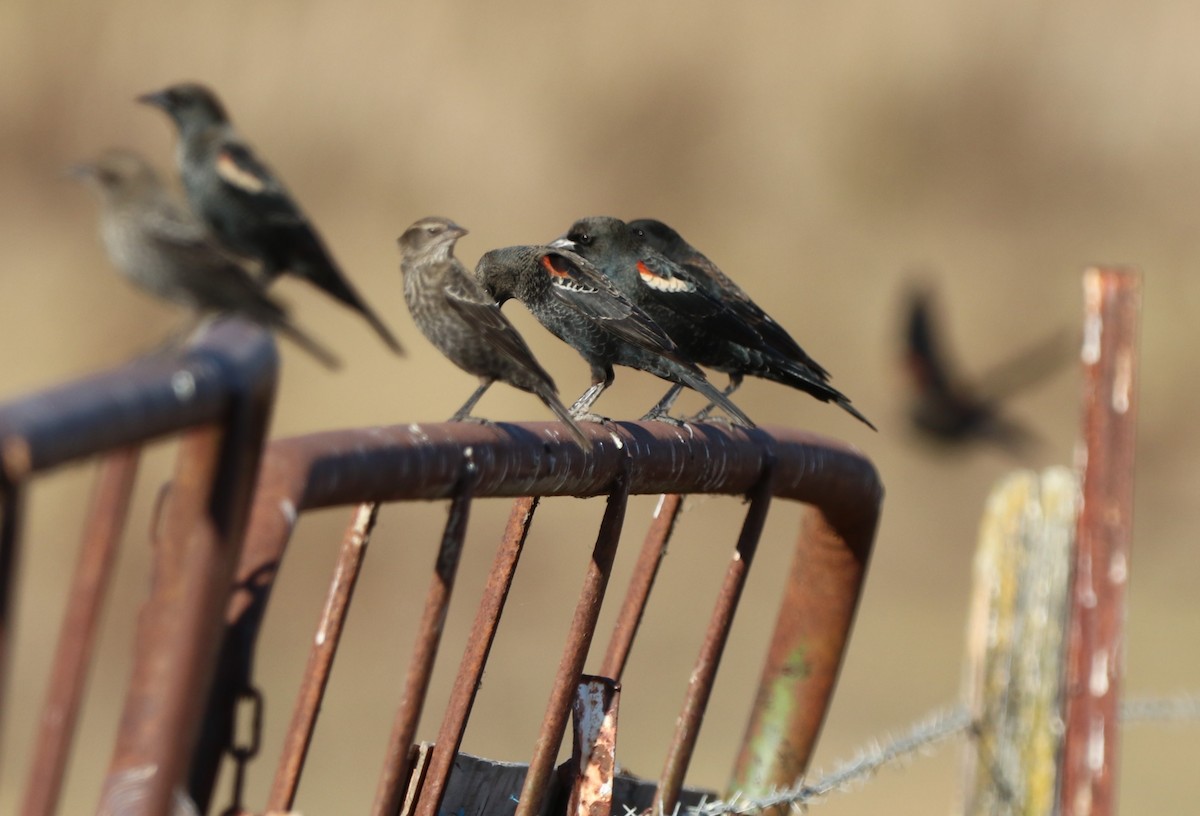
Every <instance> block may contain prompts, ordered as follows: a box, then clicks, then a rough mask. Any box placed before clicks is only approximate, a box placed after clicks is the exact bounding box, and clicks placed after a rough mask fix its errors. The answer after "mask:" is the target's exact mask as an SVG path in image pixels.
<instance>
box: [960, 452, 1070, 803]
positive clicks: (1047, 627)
mask: <svg viewBox="0 0 1200 816" xmlns="http://www.w3.org/2000/svg"><path fill="white" fill-rule="evenodd" d="M1078 504H1079V480H1078V478H1077V477H1076V476H1075V474H1074V473H1073V472H1072V471H1070V470H1069V469H1067V468H1061V467H1057V468H1050V469H1048V470H1045V471H1043V472H1042V473H1041V474H1040V475H1039V474H1036V473H1034V472H1032V471H1018V472H1016V473H1013V474H1011V475H1009V476H1008V477H1007V478H1005V479H1004V480H1003V481H1002V482H1001V483H1000V484H999V485H998V486H997V487H996V489H995V490H994V491H993V492H992V495H991V496H990V497H989V499H988V503H987V508H986V510H985V512H984V518H983V522H982V524H981V527H980V536H979V549H978V551H977V552H976V556H975V569H974V573H975V575H974V589H973V597H972V604H971V616H970V621H969V624H968V635H967V660H968V664H967V676H966V697H967V704H968V705H969V706H970V708H971V711H972V714H973V717H974V719H975V722H976V724H977V726H976V727H977V734H976V739H974V740H971V741H970V742H969V743H968V745H967V756H966V781H965V788H964V790H965V807H964V813H966V814H970V815H971V816H974V814H988V816H994V815H995V814H1025V815H1028V816H1034V814H1049V813H1052V812H1053V810H1054V800H1055V790H1056V785H1057V777H1058V773H1057V763H1058V757H1059V753H1060V748H1061V742H1062V733H1063V722H1062V718H1061V714H1060V711H1061V700H1062V666H1063V654H1064V651H1063V650H1064V645H1065V633H1066V630H1067V629H1066V627H1067V598H1068V592H1069V576H1070V559H1071V552H1072V549H1073V544H1074V538H1075V523H1076V515H1077V513H1078Z"/></svg>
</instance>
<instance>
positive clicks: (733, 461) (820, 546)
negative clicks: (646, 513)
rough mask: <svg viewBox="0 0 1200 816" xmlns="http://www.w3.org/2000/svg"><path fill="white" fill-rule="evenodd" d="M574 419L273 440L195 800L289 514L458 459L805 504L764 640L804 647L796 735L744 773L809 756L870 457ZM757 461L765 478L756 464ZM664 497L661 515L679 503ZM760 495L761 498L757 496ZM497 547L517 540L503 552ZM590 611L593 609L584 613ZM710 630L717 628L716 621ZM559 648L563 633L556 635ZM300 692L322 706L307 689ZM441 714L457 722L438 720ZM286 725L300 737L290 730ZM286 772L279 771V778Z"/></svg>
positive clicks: (501, 487)
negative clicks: (581, 439)
mask: <svg viewBox="0 0 1200 816" xmlns="http://www.w3.org/2000/svg"><path fill="white" fill-rule="evenodd" d="M585 433H587V434H588V435H589V436H590V437H591V440H592V449H591V451H590V452H586V453H585V452H584V451H581V450H580V449H579V448H578V446H576V445H575V443H574V442H573V441H572V440H571V439H570V437H568V436H567V435H566V434H565V432H564V430H563V428H562V426H561V425H560V424H558V423H518V424H508V423H501V424H496V425H478V424H473V423H433V424H421V425H417V424H410V425H397V426H392V427H376V428H364V429H354V430H345V431H333V432H326V433H318V434H312V435H309V436H303V437H296V438H292V439H285V440H280V441H277V442H275V443H273V444H272V445H270V447H269V448H268V451H267V454H266V457H265V459H264V462H263V466H262V472H261V475H260V479H259V483H258V489H257V492H256V496H255V501H254V508H253V511H252V513H251V516H250V522H249V529H248V532H247V536H246V544H245V548H244V551H243V557H242V561H241V564H240V566H239V568H238V573H237V578H236V591H235V593H234V596H233V599H232V603H231V605H230V607H229V610H228V613H227V620H228V623H229V625H230V629H229V633H228V637H227V640H226V643H225V648H224V649H223V651H222V655H221V662H220V665H219V666H218V669H217V676H218V681H217V684H216V685H215V686H214V693H213V697H212V699H211V701H210V709H209V713H208V715H207V716H206V717H205V725H206V730H205V733H204V734H203V736H202V738H201V743H200V748H199V749H198V751H197V754H196V760H197V764H196V765H195V766H194V768H193V777H192V788H191V790H192V793H193V795H194V796H195V797H196V798H197V802H198V803H200V804H201V805H202V806H204V805H205V804H206V802H207V797H208V795H209V793H210V791H211V784H212V780H213V779H215V775H216V770H217V767H218V763H219V760H220V757H221V751H222V750H223V747H224V746H226V745H228V744H229V739H230V735H231V733H232V731H233V716H234V701H235V700H236V699H237V696H238V694H239V693H241V691H242V690H244V689H246V688H250V687H252V682H251V677H250V674H251V669H252V661H253V653H254V647H255V641H256V638H257V634H258V628H259V625H260V623H261V620H262V616H263V614H264V611H265V608H266V603H267V601H268V599H269V596H270V591H271V588H272V585H273V582H274V577H275V574H276V572H277V570H278V568H279V565H280V562H281V560H282V558H283V557H284V553H285V551H286V548H287V545H288V542H289V539H290V537H291V534H292V531H293V529H294V526H295V524H296V522H297V520H298V518H299V516H300V515H301V514H302V513H303V512H305V511H308V510H313V509H317V508H324V507H332V506H342V505H358V504H360V503H366V502H390V501H406V500H414V499H443V498H456V497H459V496H460V495H461V491H462V486H463V474H464V473H467V472H468V471H469V472H470V473H471V480H470V493H471V495H472V496H473V497H476V498H484V497H496V496H507V497H517V498H520V497H529V496H536V497H548V496H578V497H589V496H609V495H612V494H613V493H614V492H621V493H624V492H627V493H628V494H629V495H635V494H656V493H670V494H687V493H707V494H724V495H737V496H740V495H746V494H749V493H751V492H756V491H757V492H761V493H763V495H764V496H773V497H775V498H781V499H787V500H793V501H799V502H803V503H806V504H808V505H811V508H812V512H811V513H810V514H809V517H808V520H807V521H806V523H805V525H804V528H803V529H802V531H801V535H800V540H799V543H798V545H797V552H796V562H797V567H796V568H795V569H794V570H793V574H792V576H791V578H790V579H789V580H790V584H789V587H788V589H787V590H786V599H785V603H784V605H783V607H782V608H781V609H780V613H779V622H778V624H777V631H776V634H775V641H776V643H775V644H774V645H773V646H772V649H773V650H777V649H779V648H785V647H786V645H787V644H788V643H790V644H791V648H793V650H794V648H795V647H796V641H797V640H798V639H799V640H800V641H803V644H802V647H803V648H804V649H806V650H807V651H806V653H807V654H808V655H809V656H810V657H809V660H808V665H807V666H806V672H804V673H802V676H795V672H791V673H790V675H789V676H788V677H787V682H788V683H789V684H790V686H789V688H790V691H791V692H792V693H793V694H794V695H795V696H794V699H795V700H797V701H798V702H797V705H798V706H800V707H802V708H803V709H804V711H803V712H802V715H800V716H796V717H794V718H793V719H792V720H791V721H787V722H785V723H783V727H784V728H785V731H786V730H787V729H791V732H789V733H787V734H785V735H784V737H785V738H787V739H790V743H791V744H792V745H794V746H797V747H795V748H794V749H788V750H782V751H777V752H776V753H775V754H774V755H772V756H770V757H765V758H764V757H762V756H761V755H758V758H759V759H760V760H761V762H759V764H758V765H756V766H755V771H754V773H755V774H756V775H757V776H760V777H763V778H776V777H778V776H779V775H780V774H781V773H783V772H784V771H785V770H786V771H787V772H790V771H791V769H793V768H794V767H795V766H796V764H797V762H799V763H801V764H804V763H807V760H808V754H809V753H810V751H811V747H812V745H813V743H814V742H815V739H816V732H817V731H819V728H820V724H821V722H822V719H823V717H824V713H825V710H826V709H827V707H828V701H829V696H830V694H831V692H832V686H833V680H834V678H836V674H837V671H838V669H839V667H840V664H841V658H842V653H843V651H844V645H845V642H846V638H847V636H848V633H849V629H850V625H851V622H852V620H853V615H854V610H855V608H856V606H857V600H858V597H859V593H860V590H861V586H862V581H863V578H864V575H865V569H866V563H867V559H868V556H869V553H870V548H871V543H872V540H873V537H874V533H875V528H876V524H877V521H878V515H879V509H880V503H881V500H882V487H881V485H880V482H879V479H878V475H877V473H876V471H875V468H874V466H873V465H872V464H871V463H870V462H869V460H867V459H866V458H865V457H863V456H862V455H861V454H860V453H859V452H858V451H856V450H854V449H852V448H850V447H848V446H845V445H842V444H839V443H836V442H831V441H829V440H826V439H822V438H820V437H817V436H815V435H813V434H808V433H804V432H800V431H795V430H791V429H778V428H776V429H762V430H751V431H746V430H741V429H728V428H725V427H722V426H717V425H692V426H688V427H683V428H680V427H674V426H671V425H667V424H664V423H657V422H647V423H625V422H622V423H610V424H605V425H588V426H585ZM768 469H769V474H770V478H769V479H766V478H765V477H766V474H767V473H768ZM519 504H520V506H519V507H517V508H515V509H514V520H513V522H510V527H511V526H512V524H514V523H515V524H517V527H515V528H513V529H512V530H510V532H509V533H508V535H506V539H505V543H503V544H502V548H501V552H500V553H498V554H497V569H498V570H500V572H495V573H494V574H493V578H492V579H489V586H490V585H491V584H492V583H493V582H496V581H498V582H499V583H497V584H496V587H497V592H498V594H497V596H496V598H495V602H494V603H493V604H492V605H491V606H487V603H486V600H485V606H481V608H480V613H479V615H480V617H479V618H477V626H476V629H479V627H480V626H483V628H484V630H487V631H488V632H494V629H495V626H496V624H497V623H498V620H499V615H500V612H501V610H502V607H503V602H504V596H505V595H506V593H507V580H510V578H511V573H512V570H514V569H515V566H516V559H517V558H518V557H519V552H520V546H521V543H522V542H523V538H524V531H525V530H526V529H527V527H528V522H529V519H530V517H531V516H532V513H533V510H534V508H535V507H536V502H528V501H524V502H519ZM668 504H669V505H671V509H672V513H671V515H672V516H673V515H674V513H673V510H674V508H675V507H677V504H675V503H673V502H668ZM762 509H763V510H765V505H763V507H762ZM755 525H761V518H760V519H759V520H758V521H757V522H755V524H754V525H751V526H750V527H748V528H747V529H748V530H750V532H749V533H745V534H744V535H748V536H750V537H753V538H756V537H757V530H756V529H754V528H755ZM657 526H662V527H665V528H666V529H667V530H669V527H670V523H669V521H664V523H663V524H661V525H657ZM665 535H666V533H665V531H664V532H662V533H661V539H660V538H659V536H652V537H653V538H654V539H655V541H654V542H653V545H652V546H651V545H648V546H649V549H650V550H651V551H652V552H656V551H661V547H662V543H661V542H662V541H665ZM610 536H611V534H610ZM602 538H603V536H602ZM748 541H749V539H747V542H748ZM614 543H615V539H614ZM750 546H752V545H750ZM506 547H515V549H511V551H508V550H506V549H505V548H506ZM506 552H508V554H504V553H506ZM649 557H650V558H654V556H653V555H651V556H649ZM605 558H607V556H605ZM737 558H738V556H735V562H736V559H737ZM745 566H748V564H746V565H744V566H738V567H737V568H736V569H737V571H738V575H737V576H736V578H735V579H734V580H735V582H740V581H742V580H744V570H745ZM602 568H603V567H602ZM505 576H507V577H505ZM596 580H597V577H596V576H595V575H594V574H593V573H589V577H588V580H587V582H585V583H592V584H594V583H595V582H596ZM735 589H736V587H735ZM648 591H649V589H648V586H635V587H634V590H633V600H632V601H631V602H629V601H627V603H631V604H632V606H637V605H638V604H644V598H645V594H646V593H647V592H648ZM730 592H731V594H730V598H729V600H730V601H732V602H733V603H732V605H731V606H730V608H729V610H728V611H727V612H726V613H722V614H721V615H718V616H717V618H718V619H719V620H718V623H719V626H720V627H727V626H728V623H729V620H730V619H731V617H732V608H733V606H735V605H736V597H735V596H736V592H734V591H733V590H730ZM806 593H811V594H815V596H816V597H819V598H823V599H826V600H830V601H831V603H830V609H828V610H820V614H818V615H816V616H815V619H814V620H813V621H810V622H805V623H803V624H797V622H796V620H795V618H796V615H797V606H798V605H799V606H800V607H811V605H812V604H811V603H809V602H807V601H806V600H805V598H804V595H805V594H806ZM723 597H724V595H723ZM596 603H599V598H598V597H597V600H596ZM485 607H487V608H486V610H485ZM588 615H589V618H590V616H591V612H589V613H588ZM629 620H630V621H631V623H622V624H621V626H620V627H619V629H620V630H621V631H619V632H618V638H617V641H618V642H617V644H616V646H615V647H614V646H610V651H613V650H614V649H615V650H616V652H617V653H620V655H621V657H620V658H619V660H618V661H616V662H617V663H618V664H623V662H624V655H625V654H627V653H628V649H629V643H628V639H629V638H631V627H635V626H636V616H632V617H630V619H629ZM591 627H594V622H591V621H589V624H588V626H586V627H585V628H591ZM482 631H483V630H480V631H477V632H476V634H480V633H481V632H482ZM589 636H590V633H589ZM715 636H716V637H720V633H717V635H715ZM490 637H491V635H490V634H486V635H485V636H484V638H485V639H484V641H482V642H481V643H480V649H481V651H480V652H479V655H478V657H476V658H471V663H472V665H475V666H481V661H483V660H486V655H487V649H488V647H489V646H490ZM780 643H784V644H785V645H784V646H780ZM435 648H436V647H435ZM469 648H470V647H469ZM568 648H569V649H573V648H576V647H575V646H573V645H572V644H568ZM702 659H703V660H710V659H712V660H715V659H719V649H717V650H715V651H714V654H713V655H709V656H708V657H705V656H703V655H702ZM466 660H467V658H466V657H464V661H466ZM579 660H580V658H579V657H578V656H576V657H572V658H570V659H567V658H566V657H564V665H565V666H568V668H569V672H568V673H571V674H578V671H577V666H578V665H579ZM610 662H611V661H610ZM467 666H468V664H467V663H466V662H464V664H463V669H461V670H460V678H459V681H457V682H456V686H455V687H456V688H458V686H459V685H461V686H462V687H463V695H456V696H455V697H454V699H452V702H451V709H452V710H450V711H447V712H446V715H445V716H446V718H447V719H446V720H445V721H444V723H443V732H442V736H441V737H439V743H440V744H441V748H442V751H447V750H449V751H450V756H451V757H452V755H453V752H454V751H456V750H457V739H461V728H462V724H463V723H465V720H466V717H467V716H469V710H470V706H471V703H472V701H473V698H474V686H475V684H476V683H475V681H473V680H472V676H473V675H472V674H471V673H470V672H471V671H474V669H468V668H467ZM462 671H467V672H468V673H467V674H462V673H461V672H462ZM705 671H706V672H708V671H709V669H705ZM713 672H714V673H715V667H714V669H713ZM711 678H712V674H708V675H707V679H706V680H705V682H706V683H711ZM567 679H570V680H571V682H572V683H573V682H574V681H575V680H576V679H577V678H565V677H560V678H558V679H557V680H556V685H555V688H556V689H560V688H562V687H565V681H566V680H567ZM780 681H781V678H780V667H779V666H777V665H773V664H772V662H771V661H770V660H768V665H767V667H766V669H764V679H763V683H764V686H763V688H764V689H766V688H768V687H775V686H777V685H778V683H779V682H780ZM693 693H694V694H696V695H697V697H696V699H697V700H698V702H697V703H690V704H689V705H692V706H693V708H692V709H691V710H692V712H693V713H692V714H691V715H689V716H691V717H692V718H693V719H692V722H693V724H694V727H692V728H691V729H688V731H689V733H688V734H686V735H684V736H683V737H681V738H682V739H689V740H693V741H694V738H695V731H696V727H698V723H699V721H700V717H701V716H702V713H703V701H704V699H705V698H706V696H707V693H708V688H704V689H695V690H693ZM460 696H461V698H462V699H459V697H460ZM559 697H563V695H561V694H556V695H555V700H556V702H555V703H553V705H552V708H554V710H553V711H548V712H547V724H546V725H545V726H544V733H543V734H542V735H541V736H539V746H541V747H539V749H538V753H539V756H546V755H548V754H552V744H547V745H543V744H542V743H543V741H544V740H546V739H549V740H551V741H554V740H558V739H560V738H561V733H562V725H563V722H564V721H563V720H562V712H558V711H557V708H556V707H557V706H558V702H560V701H559V700H558V698H559ZM768 697H769V695H768V694H766V693H764V692H761V691H760V694H759V702H758V704H757V705H756V707H755V713H754V715H753V718H752V725H751V733H754V731H755V728H756V726H755V725H754V723H755V722H758V721H760V720H762V719H763V718H764V717H765V716H767V715H766V714H765V713H764V711H765V709H766V703H767V701H768ZM563 699H567V698H566V697H563ZM308 704H310V705H313V706H319V704H320V701H319V699H316V700H312V701H311V702H310V703H308ZM404 705H405V707H406V708H407V709H415V710H418V711H419V706H420V702H419V701H413V700H406V701H405V704H404ZM768 713H769V712H768ZM296 721H298V722H305V723H310V724H311V721H312V719H311V717H309V716H308V715H307V714H302V713H298V715H297V719H296ZM448 723H454V724H453V725H449V726H447V724H448ZM772 723H773V727H776V726H778V725H779V723H778V722H776V721H774V720H773V721H772ZM309 727H311V725H309ZM407 727H408V726H406V728H407ZM447 727H449V730H447ZM793 732H794V733H793ZM293 738H294V735H289V740H291V739H293ZM295 738H297V739H300V738H306V737H305V736H304V735H295ZM449 743H453V744H449ZM554 744H556V743H554ZM690 751H691V746H690V745H676V746H673V748H672V753H674V754H677V755H679V756H681V757H682V758H683V759H682V761H681V762H678V763H675V766H673V769H672V770H671V775H673V778H672V779H666V780H665V783H666V784H667V785H668V791H667V792H668V795H669V796H673V794H674V790H676V789H677V786H678V784H680V783H681V781H682V773H683V771H684V770H685V769H686V764H687V763H686V756H687V755H688V754H690ZM389 753H390V754H391V755H392V756H395V755H397V754H403V750H402V749H401V747H400V746H390V749H389ZM439 753H440V752H439V751H438V750H437V747H436V746H435V750H434V754H433V757H432V759H433V764H432V765H431V766H430V767H429V768H428V769H426V771H425V773H426V774H427V776H426V786H428V785H430V784H433V785H435V786H436V785H437V784H438V783H437V780H436V779H434V777H435V776H436V775H437V774H436V771H437V769H438V768H439V767H440V766H441V765H445V766H446V767H445V773H448V767H449V766H448V765H446V763H445V760H444V759H443V760H442V761H441V762H440V763H439V758H438V755H439ZM544 764H545V760H544V759H543V760H539V769H538V770H539V771H544V767H543V766H544ZM385 776H386V772H385ZM295 781H296V780H294V779H292V780H290V781H289V783H288V784H289V786H290V790H292V791H294V785H295ZM442 781H443V782H444V779H443V780H442ZM387 784H388V785H389V786H391V787H389V788H388V790H387V794H386V796H384V797H382V799H381V800H386V801H388V802H389V803H394V802H396V801H398V799H399V798H400V791H399V790H397V789H396V788H395V787H394V786H395V785H397V784H403V780H397V779H390V780H389V781H388V782H387ZM526 785H527V788H529V787H530V786H532V788H533V789H537V790H538V791H539V795H540V792H541V790H542V783H541V782H539V781H537V780H532V781H527V783H526ZM523 806H524V807H525V808H530V810H528V811H527V812H536V803H535V802H529V803H523ZM437 807H438V805H437V800H436V798H433V799H430V798H428V797H426V795H425V794H424V792H423V793H422V794H421V799H420V801H419V803H418V809H419V810H420V812H436V809H437Z"/></svg>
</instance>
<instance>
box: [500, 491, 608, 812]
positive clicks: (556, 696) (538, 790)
mask: <svg viewBox="0 0 1200 816" xmlns="http://www.w3.org/2000/svg"><path fill="white" fill-rule="evenodd" d="M628 485H629V475H628V473H622V474H621V476H620V478H619V479H618V481H617V484H616V485H615V486H614V488H613V491H612V494H611V495H610V496H609V497H608V507H607V508H605V511H604V518H603V519H601V521H600V531H599V532H598V533H597V534H596V545H595V546H594V547H593V548H592V558H591V560H590V561H589V562H588V568H587V573H586V575H585V576H584V579H583V587H582V588H581V589H580V591H579V601H578V603H577V604H576V605H575V614H574V616H573V617H572V618H571V628H570V629H569V630H568V632H567V645H566V647H565V648H564V649H563V656H562V659H561V660H560V661H559V664H558V672H557V673H556V674H555V676H554V686H553V688H552V689H551V691H550V700H549V701H548V702H547V703H546V716H545V717H544V718H543V720H542V727H541V730H540V731H538V737H537V742H536V743H535V744H534V748H533V758H532V759H531V760H530V761H529V773H527V774H526V775H525V783H524V785H523V786H522V788H521V797H520V802H518V804H517V809H516V813H515V816H536V814H537V813H539V812H540V810H541V806H542V801H543V800H544V797H545V795H546V787H547V785H548V784H549V781H550V774H551V772H552V771H553V770H554V759H555V757H556V756H558V749H559V746H561V745H562V739H563V734H564V733H565V732H566V729H567V717H568V716H569V715H570V712H571V701H572V700H573V699H574V697H575V692H576V689H577V688H578V685H579V677H580V675H581V674H582V672H583V664H584V661H585V660H587V654H588V649H590V648H591V645H592V635H593V634H594V633H595V631H596V620H597V618H599V617H600V606H601V604H602V603H603V602H604V592H605V590H606V589H607V588H608V578H609V576H610V575H611V574H612V565H613V559H614V558H616V555H617V545H618V544H619V543H620V541H621V526H622V525H623V524H624V523H625V507H626V504H627V501H628V499H629V487H628Z"/></svg>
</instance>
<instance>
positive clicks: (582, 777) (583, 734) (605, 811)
mask: <svg viewBox="0 0 1200 816" xmlns="http://www.w3.org/2000/svg"><path fill="white" fill-rule="evenodd" d="M620 707H621V685H620V684H619V683H617V682H616V681H615V680H613V679H611V678H609V677H591V676H588V675H583V676H582V677H581V678H580V681H579V685H578V687H577V688H576V691H575V699H574V701H573V702H572V704H571V713H572V714H573V715H574V718H573V723H574V729H573V734H574V740H573V742H572V751H571V766H572V770H573V771H574V772H575V781H574V783H573V784H572V786H571V796H570V799H569V800H568V802H567V816H610V815H611V814H612V806H613V790H614V781H615V778H616V771H617V714H618V712H619V710H620Z"/></svg>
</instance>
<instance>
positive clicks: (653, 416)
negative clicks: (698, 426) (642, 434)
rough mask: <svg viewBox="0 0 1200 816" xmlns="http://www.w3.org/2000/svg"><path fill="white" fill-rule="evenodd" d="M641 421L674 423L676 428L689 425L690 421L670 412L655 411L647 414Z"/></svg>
mask: <svg viewBox="0 0 1200 816" xmlns="http://www.w3.org/2000/svg"><path fill="white" fill-rule="evenodd" d="M640 421H641V422H665V423H666V424H668V425H673V426H675V427H676V428H686V427H687V426H688V421H687V420H686V419H680V418H679V417H673V416H671V415H670V414H668V413H655V412H654V411H651V412H650V413H648V414H646V415H645V416H644V417H642V418H641V420H640Z"/></svg>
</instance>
